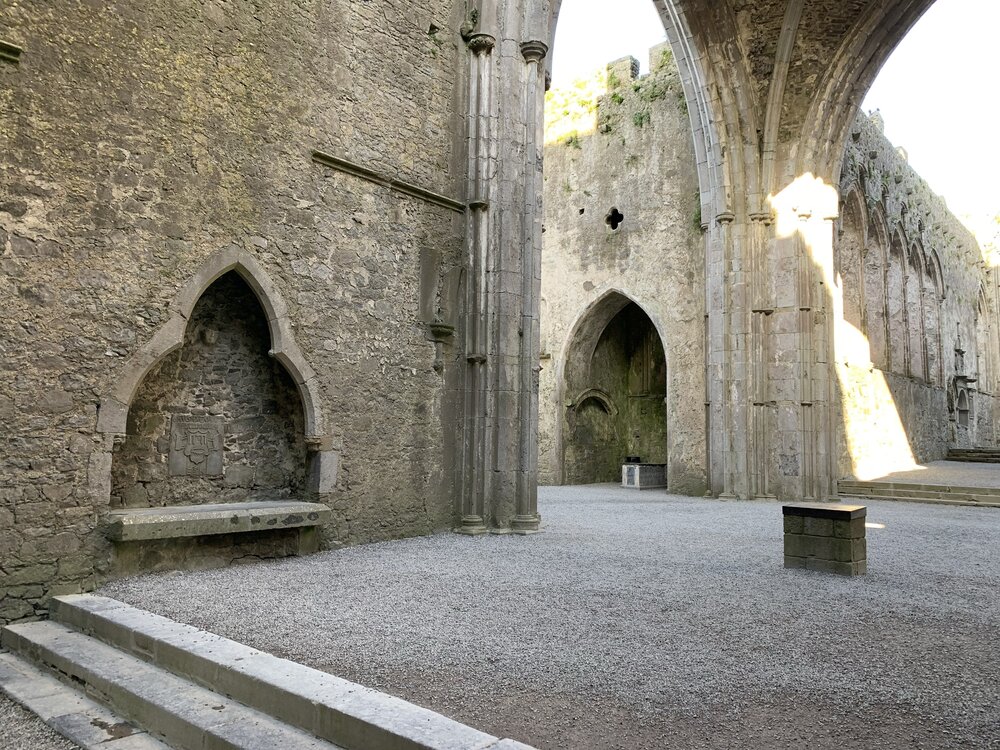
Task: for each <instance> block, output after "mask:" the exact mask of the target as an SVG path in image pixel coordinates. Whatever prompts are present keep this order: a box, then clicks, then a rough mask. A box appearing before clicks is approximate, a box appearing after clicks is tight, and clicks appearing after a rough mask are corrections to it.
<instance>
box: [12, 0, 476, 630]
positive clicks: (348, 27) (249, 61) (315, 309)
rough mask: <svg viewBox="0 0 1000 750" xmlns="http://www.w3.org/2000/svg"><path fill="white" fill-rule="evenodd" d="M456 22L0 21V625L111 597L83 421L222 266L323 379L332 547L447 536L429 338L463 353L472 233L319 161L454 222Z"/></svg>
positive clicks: (443, 396)
mask: <svg viewBox="0 0 1000 750" xmlns="http://www.w3.org/2000/svg"><path fill="white" fill-rule="evenodd" d="M463 13H464V9H463V8H459V7H457V4H454V3H452V2H450V1H449V0H418V2H410V1H407V2H402V0H386V2H381V3H354V2H341V1H340V0H329V1H326V2H301V1H299V0H277V1H276V2H269V3H263V4H261V3H255V2H249V0H235V1H233V2H225V3H223V2H217V1H216V0H171V1H170V2H163V3H113V2H109V3H106V4H104V3H97V4H94V3H82V2H75V1H72V0H61V1H60V2H52V3H36V2H31V3H4V4H3V6H2V8H0V39H3V40H4V41H6V42H9V43H12V44H16V45H18V46H19V47H22V48H23V50H24V51H23V53H22V54H21V56H20V61H19V63H18V64H12V63H9V62H4V61H0V113H2V119H3V123H4V124H3V127H2V128H0V304H2V307H3V310H4V315H3V317H2V319H0V350H2V353H3V357H2V365H0V373H2V374H0V386H2V387H0V423H2V425H3V442H4V450H3V452H2V454H0V621H4V620H10V619H16V618H20V617H25V616H31V615H33V613H35V612H36V611H40V607H41V606H42V604H43V599H44V596H45V595H46V594H47V593H51V592H66V591H76V590H81V589H88V588H91V587H93V586H94V585H95V583H96V581H97V580H98V579H99V578H100V577H101V576H102V575H104V573H105V571H106V570H107V565H108V561H109V559H110V548H109V545H108V544H107V542H106V541H105V539H104V536H103V534H102V530H101V527H102V523H103V513H105V511H106V510H107V508H108V505H109V502H110V493H109V492H108V489H107V486H106V482H107V474H108V466H107V463H106V459H105V458H104V457H106V456H109V455H110V454H111V451H112V446H111V445H110V444H109V441H110V440H111V437H110V436H109V435H106V434H101V433H99V432H98V431H97V429H96V425H97V421H98V416H99V415H98V404H99V403H101V400H102V397H103V395H104V394H106V393H107V392H108V391H109V390H110V389H112V388H114V387H115V385H116V384H117V383H119V382H121V379H122V377H123V373H125V372H126V371H127V370H128V368H129V367H130V366H132V365H131V364H130V363H133V362H134V361H135V357H136V356H137V353H138V352H139V351H140V350H141V349H142V347H143V346H144V345H145V344H147V343H148V342H150V341H152V340H153V339H154V337H155V336H156V335H157V332H158V331H160V330H161V329H162V327H163V326H164V325H165V324H166V323H167V322H168V321H170V320H171V316H172V315H173V314H174V313H173V308H172V305H173V304H174V303H173V300H174V299H175V297H176V296H177V294H178V293H179V291H180V290H181V289H183V288H185V286H186V285H187V284H188V283H189V281H190V280H191V279H192V278H194V277H195V276H196V275H197V274H198V273H199V270H200V269H202V268H203V267H204V266H205V264H206V263H207V262H208V261H209V259H211V258H213V257H216V256H217V255H218V254H219V253H220V252H223V251H229V252H238V253H242V254H244V255H245V256H247V257H250V258H252V259H253V260H254V262H255V263H257V264H258V265H259V267H260V268H261V269H262V270H263V272H264V273H266V274H267V276H268V277H269V278H270V279H271V280H272V281H273V285H274V289H275V294H276V295H280V298H281V300H282V302H283V304H284V306H285V307H286V308H287V324H288V330H289V331H294V337H295V342H296V343H297V345H298V348H299V349H301V352H302V356H303V359H304V361H305V362H307V363H308V364H309V365H310V366H311V368H312V370H313V371H314V372H315V373H316V376H315V380H314V381H313V382H312V385H313V390H314V392H315V393H316V394H318V399H319V401H320V404H319V406H321V407H322V410H323V413H324V415H325V417H326V422H327V425H326V434H325V435H324V436H323V442H324V443H325V444H324V445H323V446H322V447H323V448H325V449H328V450H329V452H330V454H331V455H336V456H338V458H339V471H338V472H337V474H336V479H335V485H334V486H332V487H329V488H328V492H327V493H326V494H325V495H324V496H323V497H321V498H320V499H321V500H322V501H324V502H326V503H328V504H329V505H330V506H331V507H332V508H333V509H334V511H335V519H336V520H335V523H334V524H333V525H332V526H331V527H329V528H328V529H327V537H326V543H327V544H339V543H357V542H366V541H373V540H381V539H389V538H395V537H400V536H405V535H409V534H421V533H427V532H430V531H433V530H436V529H442V528H447V527H449V526H450V525H451V524H452V523H453V522H454V511H453V508H454V496H453V477H452V463H451V460H450V458H449V456H450V455H453V454H454V453H455V451H456V449H455V448H454V446H453V445H452V444H451V442H450V441H451V440H453V439H454V437H453V436H455V435H459V434H460V430H459V429H458V426H457V423H458V419H459V416H458V414H457V413H456V412H455V410H454V408H453V407H451V406H449V404H453V403H455V402H458V401H459V399H449V398H448V397H447V394H448V393H449V392H453V391H456V390H458V389H460V388H461V380H460V378H461V369H460V365H457V364H456V362H457V361H458V353H457V352H456V351H455V348H454V347H453V346H452V344H451V342H450V340H446V341H445V342H444V343H438V342H435V341H432V340H431V338H432V337H431V335H430V334H429V332H428V328H427V324H428V323H429V322H430V321H432V320H434V319H435V318H440V322H441V323H443V324H445V325H448V324H450V325H452V326H455V325H457V326H458V329H459V331H461V325H460V320H459V319H458V316H459V314H460V309H459V308H458V304H457V302H456V300H457V294H458V289H457V284H458V277H459V273H458V267H459V265H460V263H461V255H462V241H463V235H464V231H465V220H464V217H463V216H462V214H461V213H458V212H456V211H455V210H453V209H451V208H449V207H448V206H447V205H441V204H439V203H434V202H431V201H428V200H427V199H425V198H423V197H419V196H414V195H404V194H402V193H400V192H399V191H393V190H390V189H389V188H387V187H386V186H385V185H386V183H385V182H383V183H382V184H374V183H372V182H370V181H366V180H363V179H360V178H359V177H358V176H357V175H356V174H349V173H345V172H343V171H338V170H333V169H329V168H327V167H324V166H322V165H320V164H317V163H315V162H313V161H312V160H311V158H310V156H311V153H312V150H313V149H319V150H321V151H324V152H326V153H330V154H334V155H337V156H339V157H341V158H345V159H349V160H351V161H353V162H356V163H359V164H362V165H364V166H366V167H367V168H369V169H371V170H373V171H375V172H377V173H378V174H385V175H389V176H391V177H392V178H395V179H399V180H405V181H407V182H408V183H412V184H414V185H417V186H419V187H421V188H423V189H426V190H429V191H433V192H434V193H438V194H442V195H445V196H450V197H454V198H457V199H462V197H463V192H464V184H463V180H462V174H463V167H462V163H463V159H464V152H463V150H462V148H461V144H462V143H463V140H462V133H463V130H464V124H463V121H462V119H461V116H460V115H459V114H458V113H457V111H456V102H459V103H460V97H459V96H457V95H456V92H457V91H460V90H461V87H462V85H463V82H462V80H461V78H462V75H463V73H462V71H463V70H464V68H465V60H466V57H467V54H468V53H467V52H466V50H465V49H464V45H463V43H462V40H461V37H460V35H459V27H460V25H461V23H462V21H463V20H464V19H463V15H462V14H463ZM463 115H464V111H463ZM181 356H183V355H181ZM462 364H463V365H464V363H462ZM163 367H168V365H163ZM154 377H155V376H154ZM282 471H283V473H287V472H284V470H282ZM241 481H242V480H241ZM284 482H285V479H281V480H280V482H279V479H278V478H275V479H274V482H273V483H274V484H277V483H284ZM269 483H271V482H269ZM121 486H122V485H121V483H119V487H121Z"/></svg>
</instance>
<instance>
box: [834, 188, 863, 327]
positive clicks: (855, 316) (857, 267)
mask: <svg viewBox="0 0 1000 750" xmlns="http://www.w3.org/2000/svg"><path fill="white" fill-rule="evenodd" d="M867 229H868V219H867V216H866V213H865V206H864V202H863V201H862V200H861V191H860V188H859V186H858V185H857V184H853V185H851V187H850V188H849V189H848V192H847V195H846V196H845V197H844V200H843V202H842V208H841V213H840V231H839V232H838V242H837V243H836V244H835V246H834V264H835V268H836V269H837V274H838V276H839V283H840V291H841V298H842V300H843V317H844V320H845V321H846V322H847V323H849V324H851V325H852V326H854V328H856V329H857V330H858V331H862V332H864V330H865V317H866V314H865V312H866V311H865V298H866V296H867V295H866V294H865V279H864V263H865V261H864V257H865V248H866V246H867V244H868V231H867Z"/></svg>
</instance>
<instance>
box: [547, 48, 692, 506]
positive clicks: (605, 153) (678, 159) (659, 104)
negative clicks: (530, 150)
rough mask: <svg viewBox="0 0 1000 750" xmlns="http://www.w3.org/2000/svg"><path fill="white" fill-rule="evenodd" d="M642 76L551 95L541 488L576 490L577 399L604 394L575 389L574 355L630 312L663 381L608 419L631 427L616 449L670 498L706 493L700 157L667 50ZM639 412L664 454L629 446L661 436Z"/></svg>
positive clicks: (617, 69) (632, 70)
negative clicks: (650, 343) (649, 468)
mask: <svg viewBox="0 0 1000 750" xmlns="http://www.w3.org/2000/svg"><path fill="white" fill-rule="evenodd" d="M650 69H651V72H650V74H649V75H647V76H643V77H641V78H640V77H637V71H638V63H637V62H636V61H634V60H633V59H631V58H625V59H623V60H619V61H616V62H614V63H612V64H610V65H609V66H608V68H607V72H606V73H602V74H601V75H600V76H599V77H598V78H596V79H595V80H593V81H591V82H589V83H582V84H580V85H579V86H578V87H575V88H571V89H567V90H561V91H560V90H553V91H550V92H549V93H548V95H547V98H546V147H545V165H544V176H545V181H544V185H545V188H544V190H545V192H544V226H545V234H544V247H543V251H542V293H541V297H542V303H541V342H542V343H541V349H542V353H541V356H542V360H541V365H542V372H541V378H540V395H539V412H540V425H539V446H540V449H539V481H540V482H541V483H543V484H545V483H560V482H565V481H571V480H572V479H573V476H574V469H573V468H572V466H567V465H566V457H567V456H568V455H569V456H572V455H573V454H574V452H576V451H577V449H576V448H575V447H574V446H573V440H574V437H573V427H574V425H573V424H571V420H575V419H576V416H575V407H576V406H577V405H578V403H577V402H578V401H579V399H580V396H581V394H582V393H584V392H585V391H586V390H587V389H588V388H592V387H600V383H599V378H598V379H596V380H595V381H594V382H593V383H584V382H578V381H575V380H574V378H575V376H574V374H573V362H574V361H575V359H577V358H578V357H577V352H578V351H582V355H580V356H579V359H581V360H582V361H585V362H588V364H589V359H590V357H591V355H592V354H593V353H594V352H595V350H596V347H597V345H598V341H599V340H600V338H601V334H602V332H603V331H604V330H605V328H606V327H607V326H608V325H609V324H610V323H611V321H612V320H613V319H614V318H615V316H616V315H617V314H618V313H619V312H620V311H621V310H622V309H623V308H624V307H625V306H626V305H628V304H629V303H630V302H634V303H636V304H637V305H638V307H639V308H641V310H642V312H644V313H645V314H646V315H647V316H648V318H649V319H650V320H651V321H652V326H653V329H654V330H655V331H656V333H657V334H658V337H659V339H660V343H662V347H663V351H664V354H665V362H666V374H665V378H664V380H665V384H664V386H663V387H662V389H661V390H660V391H659V393H658V394H657V395H655V396H653V395H652V394H650V395H648V396H645V397H643V399H641V400H642V401H643V403H642V405H641V407H639V405H638V403H639V402H638V401H635V399H633V398H625V397H622V394H619V397H618V398H617V399H616V403H615V405H614V408H615V409H617V410H618V412H619V414H621V415H622V419H625V418H626V415H628V421H630V422H631V424H630V425H629V426H628V428H625V427H624V426H623V427H622V429H621V430H620V431H619V437H618V438H617V439H618V441H619V449H618V451H616V452H617V453H621V454H624V455H640V457H641V458H642V459H643V460H654V459H655V460H656V461H657V462H665V463H667V464H668V467H667V479H668V483H669V486H670V488H671V489H672V490H673V491H676V492H683V493H691V494H701V493H702V492H704V490H705V481H706V480H705V477H706V469H705V461H706V458H705V456H706V446H705V407H704V403H705V355H704V346H703V340H704V335H705V329H704V315H705V297H704V295H705V284H704V246H703V242H702V233H701V228H700V224H701V217H700V211H699V201H698V182H697V175H696V172H695V156H694V152H693V146H692V141H691V136H690V127H689V125H688V115H687V110H686V105H685V103H684V96H683V92H682V89H681V84H680V81H679V79H678V74H677V70H676V67H675V66H674V64H673V59H672V56H671V53H670V48H669V46H668V45H666V44H664V45H660V46H658V47H655V48H654V49H652V50H651V52H650ZM617 215H620V216H621V217H622V218H621V220H620V223H619V222H618V220H616V218H615V217H616V216H617ZM596 369H597V371H600V369H601V368H596ZM660 399H662V401H660ZM633 401H635V403H633ZM630 405H631V406H637V408H638V411H637V412H636V414H630V412H629V409H630V408H631V406H630ZM595 408H596V407H595ZM642 410H645V412H646V416H647V417H648V418H659V417H661V416H662V415H665V420H666V425H665V432H666V437H665V438H663V437H660V438H659V444H654V445H649V444H648V443H643V442H642V440H641V439H640V441H639V442H635V440H634V434H635V433H636V432H638V433H639V434H640V435H649V434H656V433H660V434H661V435H662V429H661V427H660V426H658V425H655V424H654V425H646V426H643V422H642V419H643V415H642V414H641V411H642ZM647 428H648V429H647ZM633 451H634V452H633ZM647 454H648V455H647ZM621 457H623V456H620V458H621ZM570 463H571V464H572V463H573V461H572V460H571V461H570ZM618 474H619V476H620V469H619V472H618ZM613 478H614V477H613V476H612V477H611V479H613Z"/></svg>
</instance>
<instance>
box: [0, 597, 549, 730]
mask: <svg viewBox="0 0 1000 750" xmlns="http://www.w3.org/2000/svg"><path fill="white" fill-rule="evenodd" d="M50 617H51V619H49V620H46V621H42V622H29V623H21V624H16V625H8V626H7V627H6V628H4V629H3V633H2V645H3V648H4V649H6V651H7V652H6V653H0V690H2V691H3V692H4V693H6V694H7V695H8V696H10V697H11V698H13V699H14V700H16V701H17V702H19V703H21V704H23V705H24V706H26V707H27V708H29V709H31V710H32V711H34V712H35V713H37V714H38V715H39V716H41V717H42V719H43V720H45V722H46V723H47V724H49V726H51V727H52V728H54V729H55V730H56V731H58V732H60V733H61V734H63V735H64V736H66V737H67V738H69V739H70V740H72V741H74V742H76V743H77V744H78V745H80V746H81V747H84V748H87V749H88V750H90V749H91V748H94V749H95V750H96V749H97V748H100V749H101V750H165V749H166V748H177V749H178V750H236V749H246V750H250V749H253V750H298V749H299V748H302V749H303V750H305V749H309V750H381V749H382V748H384V749H385V750H531V748H529V747H528V746H527V745H524V744H521V743H519V742H515V741H513V740H502V739H499V738H497V737H493V736H491V735H488V734H485V733H483V732H480V731H478V730H475V729H473V728H471V727H468V726H465V725H464V724H460V723H458V722H456V721H453V720H451V719H448V718H446V717H444V716H442V715H440V714H437V713H434V712H433V711H429V710H427V709H424V708H420V707H419V706H415V705H413V704H412V703H407V702H406V701H403V700H401V699H399V698H395V697H393V696H390V695H386V694H385V693H380V692H378V691H376V690H372V689H369V688H366V687H363V686H361V685H357V684H355V683H352V682H348V681H347V680H342V679H340V678H338V677H334V676H333V675H329V674H327V673H325V672H320V671H318V670H315V669H311V668H309V667H305V666H303V665H301V664H296V663H295V662H290V661H287V660H285V659H279V658H277V657H275V656H271V655H270V654H266V653H264V652H262V651H258V650H256V649H253V648H250V647H249V646H244V645H243V644H240V643H236V642H235V641H230V640H228V639H226V638H222V637H221V636H218V635H214V634H212V633H207V632H205V631H202V630H198V629H197V628H194V627H191V626H189V625H183V624H180V623H177V622H174V621H172V620H169V619H167V618H165V617H160V616H158V615H154V614H152V613H149V612H145V611H143V610H139V609H135V608H134V607H130V606H128V605H127V604H123V603H122V602H118V601H115V600H114V599H107V598H105V597H101V596H94V595H73V596H61V597H55V598H54V599H52V601H51V604H50Z"/></svg>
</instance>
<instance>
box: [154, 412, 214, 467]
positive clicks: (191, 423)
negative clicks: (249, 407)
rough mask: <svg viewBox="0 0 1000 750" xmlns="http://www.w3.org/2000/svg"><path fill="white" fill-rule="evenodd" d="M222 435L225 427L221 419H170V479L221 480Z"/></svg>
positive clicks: (178, 417) (175, 417)
mask: <svg viewBox="0 0 1000 750" xmlns="http://www.w3.org/2000/svg"><path fill="white" fill-rule="evenodd" d="M225 433H226V423H225V420H224V419H223V418H222V417H182V416H176V415H175V416H174V417H172V418H171V420H170V455H169V459H168V470H169V472H170V476H172V477H221V476H222V446H223V439H224V437H225Z"/></svg>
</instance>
